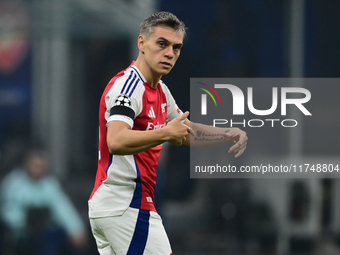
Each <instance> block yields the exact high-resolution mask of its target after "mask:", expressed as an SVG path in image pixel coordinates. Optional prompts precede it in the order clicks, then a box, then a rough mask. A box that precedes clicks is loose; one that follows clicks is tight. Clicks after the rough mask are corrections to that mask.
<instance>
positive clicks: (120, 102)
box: [114, 94, 131, 107]
mask: <svg viewBox="0 0 340 255" xmlns="http://www.w3.org/2000/svg"><path fill="white" fill-rule="evenodd" d="M114 106H126V107H131V99H130V97H128V96H127V95H125V94H120V95H119V96H118V97H117V99H116V101H115V104H114Z"/></svg>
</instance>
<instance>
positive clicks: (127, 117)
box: [105, 69, 144, 128]
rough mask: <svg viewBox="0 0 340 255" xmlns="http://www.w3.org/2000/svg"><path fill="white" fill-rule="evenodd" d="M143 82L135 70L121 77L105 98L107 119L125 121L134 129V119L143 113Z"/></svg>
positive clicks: (126, 72) (127, 71) (108, 120)
mask: <svg viewBox="0 0 340 255" xmlns="http://www.w3.org/2000/svg"><path fill="white" fill-rule="evenodd" d="M142 84H143V82H142V81H141V80H140V79H139V78H138V77H137V76H136V73H135V72H133V70H131V69H128V70H126V71H125V74H124V75H123V76H122V77H119V78H118V79H117V80H116V81H115V82H114V84H113V86H112V87H111V88H110V90H109V91H108V93H107V94H106V96H105V104H106V109H107V110H106V112H105V119H106V121H107V123H108V122H110V121H123V122H125V123H127V124H128V125H130V127H131V128H132V127H133V123H134V118H135V117H136V116H138V115H139V114H140V112H141V111H142V100H141V98H142V95H143V92H144V86H140V85H142Z"/></svg>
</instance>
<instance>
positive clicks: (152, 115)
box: [148, 106, 156, 118]
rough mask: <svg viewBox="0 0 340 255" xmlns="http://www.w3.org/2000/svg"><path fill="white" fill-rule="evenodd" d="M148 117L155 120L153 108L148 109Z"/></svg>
mask: <svg viewBox="0 0 340 255" xmlns="http://www.w3.org/2000/svg"><path fill="white" fill-rule="evenodd" d="M148 116H149V117H150V118H156V115H155V111H154V110H153V107H152V106H151V107H150V111H149V114H148Z"/></svg>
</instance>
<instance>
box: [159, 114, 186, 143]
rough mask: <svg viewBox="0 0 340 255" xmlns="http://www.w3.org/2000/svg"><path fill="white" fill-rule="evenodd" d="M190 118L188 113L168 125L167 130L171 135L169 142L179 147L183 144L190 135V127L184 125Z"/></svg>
mask: <svg viewBox="0 0 340 255" xmlns="http://www.w3.org/2000/svg"><path fill="white" fill-rule="evenodd" d="M188 116H189V112H188V111H186V112H185V113H183V114H182V115H181V116H179V117H177V118H175V119H173V120H172V121H170V122H169V123H168V124H167V126H166V127H165V128H167V129H168V130H169V133H170V139H169V140H168V142H170V143H172V144H175V145H178V146H180V145H182V144H183V142H184V141H185V140H186V137H187V135H188V134H190V127H188V126H187V125H185V124H183V123H182V122H183V121H184V120H186V118H187V117H188Z"/></svg>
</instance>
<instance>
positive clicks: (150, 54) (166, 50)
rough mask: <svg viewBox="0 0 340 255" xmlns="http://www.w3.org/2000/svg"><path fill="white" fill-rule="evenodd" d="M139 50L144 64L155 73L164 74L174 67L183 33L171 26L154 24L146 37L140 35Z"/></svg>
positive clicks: (181, 43)
mask: <svg viewBox="0 0 340 255" xmlns="http://www.w3.org/2000/svg"><path fill="white" fill-rule="evenodd" d="M139 39H141V40H142V43H141V44H140V50H141V51H142V52H144V58H145V61H146V64H147V65H148V66H149V68H150V69H151V71H152V72H153V73H154V74H155V75H166V74H168V73H169V72H170V70H171V69H172V68H173V67H174V65H175V63H176V61H177V59H178V57H179V54H180V50H181V47H182V46H183V34H182V33H181V32H180V31H176V30H174V29H173V28H170V27H166V26H156V27H154V31H153V33H152V34H150V35H149V37H148V38H145V37H144V36H140V38H139Z"/></svg>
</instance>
